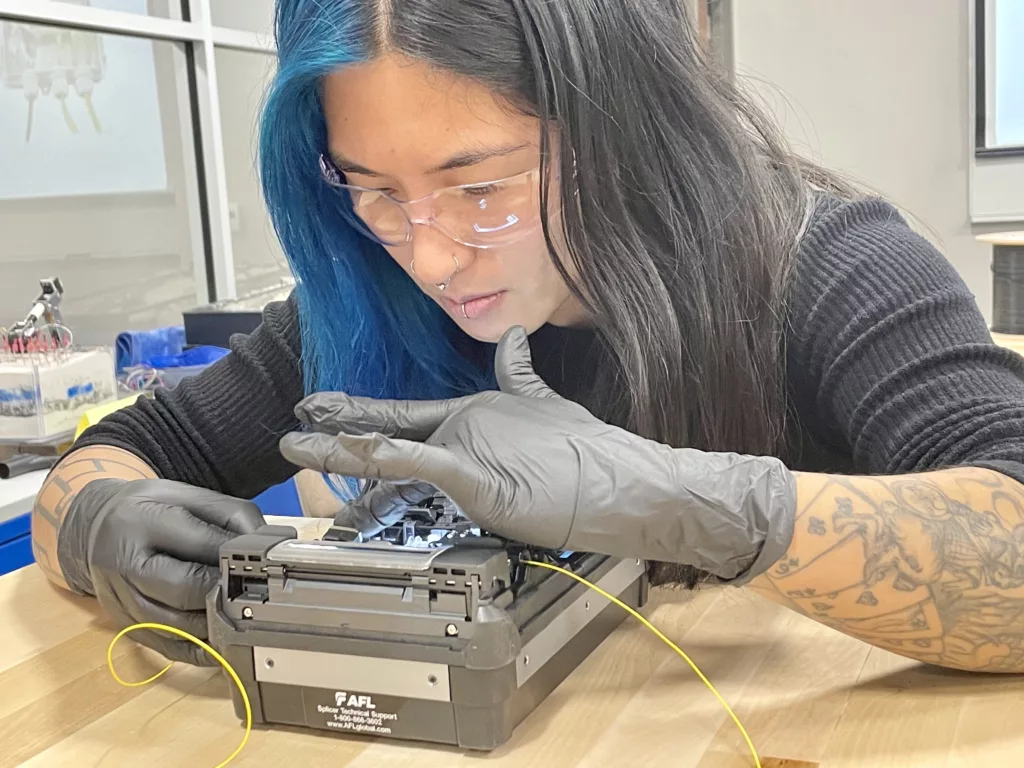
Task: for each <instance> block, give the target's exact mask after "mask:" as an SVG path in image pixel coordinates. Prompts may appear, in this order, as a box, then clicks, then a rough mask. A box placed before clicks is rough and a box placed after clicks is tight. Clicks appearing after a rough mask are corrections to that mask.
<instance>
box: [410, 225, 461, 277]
mask: <svg viewBox="0 0 1024 768" xmlns="http://www.w3.org/2000/svg"><path fill="white" fill-rule="evenodd" d="M415 229H416V231H415V232H414V233H413V237H412V262H411V264H410V266H409V269H410V271H411V272H412V273H413V275H415V276H416V278H417V279H418V280H419V281H420V282H422V283H426V284H428V285H436V286H440V285H444V286H445V287H447V284H448V283H449V282H451V279H452V278H453V277H454V276H455V273H456V272H463V271H465V270H466V268H467V267H468V266H469V265H470V263H471V261H472V259H473V253H472V249H470V248H467V247H466V246H464V245H461V244H459V243H457V242H455V241H454V240H452V239H451V238H448V237H445V236H444V235H443V234H442V233H440V232H437V231H435V230H433V229H432V228H430V227H425V226H417V227H416V228H415Z"/></svg>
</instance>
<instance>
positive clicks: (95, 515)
mask: <svg viewBox="0 0 1024 768" xmlns="http://www.w3.org/2000/svg"><path fill="white" fill-rule="evenodd" d="M263 524H264V520H263V515H262V513H261V512H260V509H259V507H257V506H256V505H255V504H253V503H252V502H251V501H244V500H242V499H236V498H233V497H231V496H225V495H223V494H220V493H216V492H214V491H210V490H207V489H205V488H196V487H194V486H191V485H186V484H184V483H176V482H172V481H170V480H118V479H104V480H93V481H92V482H91V483H89V484H88V485H86V486H85V487H84V488H83V489H82V490H81V491H79V492H78V494H77V495H76V496H75V498H74V501H72V502H71V508H70V510H69V511H68V514H67V517H66V518H65V519H64V523H63V524H62V525H61V527H60V532H59V533H58V538H57V559H58V561H59V563H60V567H61V570H62V571H63V575H64V579H65V581H67V583H68V586H69V587H71V589H72V590H73V591H75V592H78V593H80V594H89V595H95V596H96V599H97V601H98V602H99V604H100V606H101V607H102V608H103V609H104V610H105V611H106V612H107V614H108V615H109V616H110V617H111V618H112V619H113V620H114V622H115V623H116V624H117V626H118V629H123V628H125V627H127V626H129V625H132V624H138V623H143V622H156V623H159V624H167V625H170V626H172V627H175V628H177V629H181V630H183V631H185V632H188V633H189V634H191V635H194V636H195V637H198V638H199V639H200V640H205V639H206V638H207V634H208V632H207V624H206V602H205V600H206V595H207V593H208V592H209V591H210V590H211V589H212V588H213V586H214V585H215V584H216V583H217V579H218V577H219V573H220V568H219V559H220V547H221V545H222V544H223V543H225V542H227V541H229V540H230V539H232V538H234V537H235V536H239V535H241V534H245V533H252V532H254V531H255V530H256V529H257V528H259V527H260V526H261V525H263ZM129 637H130V638H131V639H133V640H136V641H138V642H139V643H141V644H142V645H145V646H148V647H149V648H152V649H153V650H155V651H158V652H159V653H162V654H163V655H164V656H166V657H167V658H168V659H170V660H172V661H185V662H188V663H189V664H197V665H209V664H214V663H215V662H214V660H213V659H212V658H211V657H209V655H208V654H207V653H206V652H205V651H203V650H202V649H201V648H199V647H198V646H197V645H195V644H194V643H190V642H188V641H187V640H184V639H182V638H178V637H177V636H174V635H171V634H170V633H168V632H154V631H151V630H148V629H147V630H138V631H135V632H132V633H131V635H129Z"/></svg>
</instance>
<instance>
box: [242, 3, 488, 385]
mask: <svg viewBox="0 0 1024 768" xmlns="http://www.w3.org/2000/svg"><path fill="white" fill-rule="evenodd" d="M370 5H372V3H366V2H359V0H331V1H330V2H324V1H316V0H312V1H311V0H279V2H278V4H277V11H276V19H275V27H276V36H277V51H278V70H277V74H276V77H275V78H274V81H273V83H272V84H271V87H270V89H269V91H268V93H267V96H266V100H265V104H264V108H263V112H262V116H261V120H260V126H259V155H260V175H261V182H262V185H263V193H264V197H265V199H266V202H267V208H268V210H269V213H270V218H271V220H272V222H273V225H274V228H275V230H276V232H277V235H278V238H279V239H280V241H281V244H282V247H283V250H284V253H285V255H286V257H287V259H288V263H289V265H290V266H291V270H292V273H293V274H294V276H295V278H296V283H297V287H296V293H297V298H298V302H299V314H300V318H301V321H300V322H301V329H302V331H301V332H302V363H303V369H304V376H305V382H306V390H307V393H309V392H314V391H328V390H330V391H342V392H347V393H349V394H351V395H363V396H370V397H384V398H403V399H428V398H445V397H453V396H457V395H462V394H467V393H472V392H478V391H481V390H483V389H492V388H494V386H495V384H494V374H493V370H492V365H493V362H492V361H493V345H490V344H483V343H480V342H476V341H474V340H472V339H470V338H469V337H467V336H466V335H465V334H463V333H462V331H461V330H460V329H459V328H458V326H457V325H456V324H455V323H454V322H452V321H451V319H450V318H449V317H448V316H447V315H446V314H445V313H444V312H443V311H442V310H441V309H440V307H438V306H437V305H436V304H435V303H434V302H433V301H431V300H430V299H429V298H428V297H427V296H426V295H425V294H424V293H423V292H422V291H421V290H420V289H419V288H418V287H417V286H416V285H415V283H414V282H413V281H412V280H411V279H409V277H408V276H407V275H406V274H405V273H404V272H403V270H402V269H401V268H400V267H399V266H398V265H397V264H396V263H395V261H394V260H393V259H392V258H391V257H390V256H389V255H388V253H387V251H385V250H384V248H383V247H382V246H380V245H378V244H376V243H374V242H372V241H370V240H368V239H366V238H365V237H363V236H361V235H360V234H359V233H358V232H356V231H355V230H354V229H353V227H352V226H351V225H350V224H349V223H348V222H347V221H346V220H345V218H344V217H343V216H342V215H341V214H340V213H339V211H340V206H342V205H349V204H350V203H349V202H348V200H347V199H345V198H344V197H343V195H342V194H339V192H338V191H337V190H334V189H332V188H330V187H329V186H328V185H326V184H324V183H323V180H322V177H321V175H320V169H319V166H318V162H317V161H318V157H319V155H320V153H321V152H324V151H325V150H326V149H327V129H326V123H325V119H324V115H323V109H322V105H321V98H320V79H321V78H322V77H323V76H324V75H327V74H328V73H330V72H332V71H335V70H337V69H339V68H342V67H346V66H349V65H352V64H356V63H359V62H362V61H365V60H366V59H367V58H368V57H369V55H370V41H371V40H372V35H373V29H372V19H371V18H369V13H370V11H369V10H368V7H369V6H370Z"/></svg>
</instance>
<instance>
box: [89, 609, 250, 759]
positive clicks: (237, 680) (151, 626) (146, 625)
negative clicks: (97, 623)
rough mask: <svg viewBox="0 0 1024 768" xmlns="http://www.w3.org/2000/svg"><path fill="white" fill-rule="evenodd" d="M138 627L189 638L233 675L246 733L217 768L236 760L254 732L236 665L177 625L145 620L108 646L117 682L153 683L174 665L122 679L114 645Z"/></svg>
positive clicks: (131, 685)
mask: <svg viewBox="0 0 1024 768" xmlns="http://www.w3.org/2000/svg"><path fill="white" fill-rule="evenodd" d="M137 629H152V630H156V631H157V632H170V633H171V634H172V635H177V636H178V637H181V638H184V639H185V640H188V641H189V642H190V643H195V644H196V645H198V646H199V647H200V648H202V649H203V650H204V651H206V652H207V653H208V654H210V655H211V656H213V658H214V659H216V660H217V663H218V664H220V665H221V666H222V667H224V669H225V670H226V671H227V673H228V674H229V675H230V676H231V679H232V680H234V681H235V685H237V686H238V692H239V693H241V694H242V702H243V703H244V704H245V733H244V734H243V735H242V743H241V744H239V745H238V746H237V747H235V751H234V752H232V753H231V754H230V755H228V756H227V758H226V759H225V760H224V761H223V762H221V763H218V764H217V768H224V766H225V765H227V764H228V763H230V762H231V761H232V760H234V759H235V758H236V757H237V756H238V753H239V752H241V751H242V748H243V747H245V744H246V742H248V741H249V734H250V733H251V732H252V707H251V706H250V704H249V695H248V694H247V693H246V692H245V686H244V685H242V680H241V678H239V677H238V673H237V672H235V669H234V667H232V666H231V665H230V664H229V663H228V660H227V659H225V658H224V657H223V656H221V655H220V654H219V653H217V651H215V650H214V649H213V648H211V647H210V646H209V645H207V644H206V643H204V642H203V641H202V640H200V639H199V638H198V637H195V636H193V635H190V634H189V633H188V632H184V631H182V630H180V629H178V628H177V627H171V626H168V625H166V624H155V623H150V622H145V623H142V624H133V625H132V626H130V627H125V628H124V629H122V630H121V631H120V632H118V633H117V634H116V635H114V639H113V640H111V641H110V645H108V646H107V666H108V667H109V668H110V674H112V675H113V676H114V679H115V680H117V682H119V683H120V684H121V685H125V686H128V687H129V688H138V687H139V686H142V685H148V684H149V683H152V682H153V681H154V680H156V679H157V678H158V677H160V676H161V675H162V674H164V672H166V671H167V670H168V669H170V668H171V667H172V666H174V665H173V663H172V664H168V665H167V666H166V667H164V668H163V669H161V670H160V671H159V672H157V673H156V674H155V675H153V676H152V677H150V678H147V679H145V680H141V681H139V682H137V683H129V682H128V681H126V680H122V679H121V677H120V675H118V674H117V670H115V669H114V646H115V645H116V644H117V641H118V640H120V639H121V638H122V637H124V636H125V635H127V634H128V633H129V632H134V631H135V630H137Z"/></svg>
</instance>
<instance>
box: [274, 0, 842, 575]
mask: <svg viewBox="0 0 1024 768" xmlns="http://www.w3.org/2000/svg"><path fill="white" fill-rule="evenodd" d="M327 9H330V10H327ZM339 14H345V19H346V24H347V25H348V26H347V27H346V28H345V29H344V30H343V31H338V29H339V28H338V27H332V26H331V24H329V23H327V22H326V20H327V18H328V16H330V17H338V16H339ZM332 30H333V31H332ZM278 37H279V41H278V42H279V50H280V51H281V56H282V68H284V67H285V66H286V65H287V66H288V67H291V69H292V70H296V71H302V72H307V73H311V72H313V71H314V70H313V69H312V68H311V67H310V65H308V64H307V62H309V61H311V60H315V58H316V57H315V55H313V54H312V53H311V52H314V51H316V50H320V49H324V45H326V44H327V43H328V42H329V41H330V40H331V39H332V37H336V38H337V39H338V40H339V41H341V40H344V41H346V43H345V44H346V45H349V46H351V45H352V42H351V41H352V39H353V38H358V45H359V47H360V48H361V50H360V51H358V52H350V53H347V54H346V55H347V56H350V58H349V60H350V61H351V60H359V59H365V58H372V57H373V56H379V55H383V54H386V53H389V52H397V53H401V54H404V55H407V56H410V57H413V58H415V59H418V60H422V61H425V62H427V63H429V64H431V65H433V66H435V67H438V68H440V69H442V70H447V71H450V72H453V73H456V74H460V75H463V76H466V77H469V78H472V79H474V80H476V81H478V82H481V83H483V84H484V85H486V86H488V87H490V88H491V89H492V90H493V91H494V92H496V93H497V94H498V95H499V96H501V97H503V98H504V99H505V100H506V101H507V103H508V104H509V106H510V107H511V108H513V109H517V110H521V111H522V112H524V113H527V114H531V115H534V116H536V117H538V118H539V119H540V123H541V126H540V141H541V157H542V178H543V179H548V178H549V177H550V176H551V175H552V174H551V173H550V171H551V170H552V169H551V168H550V167H549V165H550V159H551V158H557V160H556V162H557V163H558V164H559V167H558V168H557V175H558V177H559V178H560V179H561V180H562V181H561V185H560V200H559V202H560V208H561V218H560V221H561V224H560V225H559V226H561V228H562V231H561V232H559V233H555V232H552V230H551V227H552V226H553V225H552V223H551V221H549V220H548V218H547V216H546V215H545V218H544V231H545V235H546V236H547V238H548V243H549V249H550V251H551V254H552V258H553V260H554V262H555V264H556V266H557V268H558V270H559V272H560V273H561V275H562V277H563V278H564V279H565V281H566V283H567V284H568V286H569V288H570V290H571V291H572V292H573V293H574V294H575V296H576V297H577V298H578V299H579V300H580V301H581V302H582V304H583V305H584V307H585V308H586V309H587V310H588V312H589V314H590V315H591V316H592V318H593V322H594V324H595V326H596V331H597V334H598V336H599V338H600V339H601V341H602V343H603V345H604V346H605V348H606V352H607V353H608V355H609V357H610V358H611V360H612V361H613V364H612V365H609V366H607V367H606V368H604V369H603V372H602V373H601V377H602V378H601V379H600V380H599V381H596V382H595V391H596V393H597V394H596V396H595V397H591V398H590V399H589V402H588V405H590V407H591V408H592V409H593V410H594V411H595V412H596V415H598V416H599V417H601V418H604V419H606V420H608V421H611V422H614V423H618V424H619V425H621V426H624V427H626V428H628V429H630V430H632V431H633V432H636V433H637V434H640V435H643V436H645V437H649V438H652V439H655V440H658V441H661V442H663V443H666V444H670V445H672V446H676V447H682V446H687V447H693V448H699V449H704V450H712V451H719V450H721V451H737V452H741V453H748V454H775V455H778V453H779V452H780V451H781V450H782V449H783V442H784V440H785V434H786V421H787V410H788V409H787V398H786V391H785V351H784V339H785V336H786V308H785V293H786V284H787V281H788V277H789V274H790V271H791V267H792V264H793V261H794V255H795V253H796V249H797V248H798V245H799V240H800V237H801V233H802V229H803V227H804V226H805V222H806V221H807V217H808V212H809V210H810V206H811V200H812V194H811V190H812V188H826V189H832V190H834V191H845V190H843V189H842V185H841V184H840V183H839V182H837V181H835V180H833V179H832V178H831V177H830V176H829V175H828V174H827V173H826V172H824V171H822V170H820V169H817V168H815V167H813V166H810V165H809V164H806V163H804V162H802V161H800V160H798V159H796V158H795V157H794V156H793V155H792V154H791V153H790V151H789V150H788V149H787V147H786V146H785V143H784V141H783V140H782V139H781V138H780V136H779V135H778V134H777V132H776V130H775V128H774V127H773V125H772V124H771V122H770V121H769V120H768V119H766V117H765V116H763V115H762V114H761V113H760V112H759V111H758V109H756V108H755V107H754V105H753V104H752V103H751V102H750V101H749V100H747V99H745V98H744V97H743V95H742V94H741V93H740V91H739V90H738V89H737V88H735V87H734V85H733V84H732V82H731V78H730V77H729V76H728V74H727V73H726V72H723V71H722V70H721V69H720V68H719V67H718V65H717V64H716V62H715V61H714V59H713V57H712V56H711V54H710V53H709V52H707V51H706V50H705V48H704V47H703V45H702V44H701V42H700V41H699V40H698V38H697V35H696V32H695V27H694V24H693V21H692V20H691V19H690V18H689V17H688V13H687V9H686V4H685V2H684V0H557V2H552V0H337V2H329V3H324V2H322V0H321V2H309V1H308V0H280V5H279V11H278ZM313 39H316V40H319V41H320V43H319V44H318V45H319V48H317V47H316V46H314V45H313V43H311V42H310V40H313ZM325 50H326V49H325ZM288 71H291V70H288ZM289 77H291V78H292V80H293V81H296V82H298V76H297V75H289ZM289 82H291V81H289ZM288 93H290V92H289V91H288V90H287V84H284V85H280V86H279V94H278V101H279V102H281V103H285V95H286V94H288ZM296 93H298V91H296ZM312 98H314V97H312V96H309V95H308V94H307V95H306V96H299V95H297V96H295V97H294V99H295V102H296V103H297V104H298V105H299V106H303V107H304V105H308V104H309V103H311V102H310V99H312ZM273 114H276V115H277V118H276V120H277V123H275V125H276V124H278V123H279V124H281V126H282V127H281V129H280V130H281V131H285V130H287V127H286V126H285V125H284V123H285V121H286V118H287V114H288V112H287V110H284V109H278V110H277V112H276V113H273ZM292 115H293V119H294V112H292ZM322 133H323V126H318V127H317V133H316V135H314V134H310V136H309V137H307V140H306V142H305V143H307V144H309V145H310V146H309V147H308V151H310V152H311V151H313V150H314V149H315V146H314V145H315V142H316V140H318V139H320V138H322ZM552 134H554V135H555V136H556V137H557V139H556V141H557V147H552V146H551V136H552ZM268 135H269V134H268ZM280 146H284V145H283V144H282V143H281V142H280V141H279V140H274V137H271V140H269V141H267V142H266V144H265V147H266V149H267V152H268V156H269V157H270V158H271V160H270V161H268V162H266V163H265V164H264V171H265V176H266V177H267V178H268V179H269V186H268V191H269V198H270V199H271V202H272V203H273V202H274V200H275V199H278V200H279V203H280V205H281V206H283V205H284V201H285V199H286V198H290V199H291V200H295V199H296V194H297V193H296V190H297V189H301V188H302V187H301V182H302V181H303V180H302V179H295V178H291V177H288V176H286V175H285V173H286V172H285V171H284V170H282V169H283V168H284V162H283V161H281V162H279V163H277V164H276V165H275V163H274V162H273V158H274V157H276V155H274V152H276V151H279V150H276V149H275V148H276V147H280ZM555 149H557V151H553V150H555ZM292 165H293V166H294V163H293V164H292ZM316 194H317V193H312V192H311V193H310V204H315V203H317V201H318V198H317V197H316ZM548 196H549V187H548V184H547V183H546V182H545V183H544V184H542V195H541V202H542V205H541V209H542V211H544V212H545V213H546V211H547V210H548ZM295 209H296V206H294V205H293V206H292V208H291V209H290V210H291V213H290V214H288V215H287V216H285V215H283V214H282V215H279V216H277V217H276V223H277V224H278V226H279V231H282V232H283V238H282V239H283V240H284V241H285V245H286V252H288V251H289V248H288V239H289V237H291V239H292V241H294V242H298V240H299V238H300V237H302V236H304V234H303V232H302V231H300V230H301V227H300V226H299V225H297V224H295V222H296V221H299V219H298V218H296V217H298V216H299V215H300V214H299V212H297V211H296V210H295ZM271 211H272V214H273V213H274V211H275V206H274V205H273V204H272V206H271ZM311 226H312V225H311ZM289 228H290V229H289ZM559 241H564V243H565V247H564V248H561V249H559V248H556V247H555V246H554V243H555V242H559ZM324 242H325V243H326V238H324ZM291 250H298V248H297V246H296V247H295V248H292V249H291ZM290 258H292V259H293V263H297V261H298V260H297V259H296V258H294V257H292V256H290ZM299 266H300V267H301V266H302V265H301V264H299ZM574 275H577V276H578V277H574ZM307 282H309V281H307ZM309 290H312V288H309ZM330 298H331V297H329V296H326V295H325V296H324V300H325V301H328V303H330V304H333V303H335V302H333V301H329V299H330ZM325 354H326V353H325ZM595 403H596V405H594V404H595ZM664 573H665V575H664V579H669V580H675V581H683V582H688V583H692V581H693V579H694V578H696V574H695V573H693V572H692V570H690V569H682V570H680V569H678V568H674V569H668V571H666V572H664Z"/></svg>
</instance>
